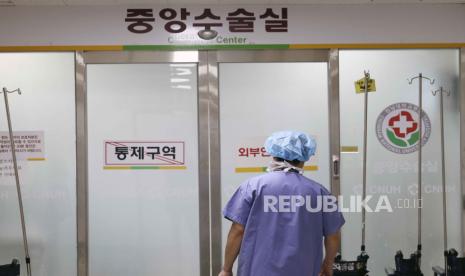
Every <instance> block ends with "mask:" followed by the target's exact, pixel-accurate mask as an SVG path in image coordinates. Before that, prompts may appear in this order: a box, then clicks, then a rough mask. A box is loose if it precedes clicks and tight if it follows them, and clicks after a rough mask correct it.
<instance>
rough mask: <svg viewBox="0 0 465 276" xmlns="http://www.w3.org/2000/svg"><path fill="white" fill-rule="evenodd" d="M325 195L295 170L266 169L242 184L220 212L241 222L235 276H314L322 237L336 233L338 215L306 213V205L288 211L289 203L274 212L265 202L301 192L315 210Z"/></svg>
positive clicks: (319, 259)
mask: <svg viewBox="0 0 465 276" xmlns="http://www.w3.org/2000/svg"><path fill="white" fill-rule="evenodd" d="M328 195H330V192H329V191H328V190H327V189H326V188H324V187H323V186H322V185H320V184H319V183H317V182H315V181H313V180H311V179H309V178H307V177H305V176H303V175H301V174H299V173H296V172H284V171H275V172H269V173H266V174H263V175H260V176H257V177H253V178H250V179H248V180H247V181H245V182H244V183H242V184H241V186H240V187H239V189H238V190H237V191H236V192H235V193H234V195H233V196H232V198H231V199H230V200H229V202H228V203H227V205H226V207H225V208H224V210H223V215H224V217H225V218H227V219H229V220H231V221H233V222H236V223H239V224H242V225H244V226H245V233H244V237H243V240H242V245H241V249H240V253H239V264H238V265H239V266H238V276H317V275H318V273H319V272H320V268H321V264H322V260H323V237H324V236H327V235H331V234H334V233H336V232H338V231H339V229H340V228H341V227H342V225H343V224H344V222H345V221H344V218H343V216H342V214H341V213H340V212H339V211H332V212H323V210H320V211H318V212H309V211H308V209H307V208H306V206H300V207H296V208H293V210H291V211H289V210H290V209H292V208H289V204H283V205H282V207H285V208H281V209H279V203H278V204H276V205H274V206H275V207H276V209H277V210H278V211H277V212H276V209H274V208H271V207H270V205H266V202H268V204H269V203H270V202H271V201H269V200H270V198H279V196H285V197H284V198H286V199H288V198H289V197H286V196H301V197H305V198H306V199H309V198H310V199H311V206H312V207H314V208H315V207H316V206H317V201H316V200H317V197H318V196H328ZM307 201H308V200H307ZM272 203H273V202H272ZM265 206H266V208H265ZM265 209H266V210H267V211H266V212H265ZM283 211H284V212H283Z"/></svg>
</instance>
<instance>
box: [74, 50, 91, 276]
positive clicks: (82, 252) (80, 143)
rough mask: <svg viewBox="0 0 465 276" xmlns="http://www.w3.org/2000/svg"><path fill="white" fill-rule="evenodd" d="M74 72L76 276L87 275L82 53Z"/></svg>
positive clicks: (84, 108) (84, 90)
mask: <svg viewBox="0 0 465 276" xmlns="http://www.w3.org/2000/svg"><path fill="white" fill-rule="evenodd" d="M75 57H76V61H75V67H76V68H75V70H76V136H77V143H76V159H77V160H76V166H77V179H76V197H77V200H76V202H77V209H76V210H77V214H76V215H77V250H78V252H77V262H78V264H77V270H78V271H77V275H78V276H87V275H88V274H89V247H88V244H89V239H88V221H89V220H88V193H87V99H86V95H87V91H86V65H85V63H84V57H83V53H82V52H76V54H75Z"/></svg>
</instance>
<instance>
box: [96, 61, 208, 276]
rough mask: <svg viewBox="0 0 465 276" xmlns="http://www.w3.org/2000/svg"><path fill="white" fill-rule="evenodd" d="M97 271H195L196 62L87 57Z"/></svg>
mask: <svg viewBox="0 0 465 276" xmlns="http://www.w3.org/2000/svg"><path fill="white" fill-rule="evenodd" d="M87 103H88V168H89V180H88V191H89V270H90V273H89V274H90V275H92V276H105V275H108V276H110V275H111V276H118V275H120V276H127V275H140V276H149V275H199V271H200V270H199V223H198V221H199V211H198V210H199V196H198V137H197V136H198V135H197V64H196V63H159V64H137V63H135V64H88V65H87Z"/></svg>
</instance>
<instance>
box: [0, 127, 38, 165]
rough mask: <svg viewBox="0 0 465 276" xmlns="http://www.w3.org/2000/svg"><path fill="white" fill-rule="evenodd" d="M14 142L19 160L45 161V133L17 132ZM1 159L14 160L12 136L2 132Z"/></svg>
mask: <svg viewBox="0 0 465 276" xmlns="http://www.w3.org/2000/svg"><path fill="white" fill-rule="evenodd" d="M13 140H14V143H15V149H16V150H15V152H16V158H17V159H18V160H29V161H36V160H44V159H45V146H44V132H43V131H15V132H14V134H13ZM0 159H2V160H11V159H12V155H11V149H10V136H9V134H8V132H7V131H0Z"/></svg>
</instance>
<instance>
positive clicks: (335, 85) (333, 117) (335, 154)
mask: <svg viewBox="0 0 465 276" xmlns="http://www.w3.org/2000/svg"><path fill="white" fill-rule="evenodd" d="M328 74H329V76H328V79H329V89H328V92H329V97H328V99H329V100H328V104H329V137H331V141H329V143H330V146H329V151H330V154H331V158H330V164H329V166H330V168H331V170H330V171H331V174H332V176H331V177H330V180H331V183H330V187H331V192H332V193H333V194H334V195H335V196H339V195H340V194H341V181H340V178H339V171H340V164H341V162H340V118H339V104H340V103H339V50H338V49H331V50H330V51H329V62H328ZM331 161H332V162H331Z"/></svg>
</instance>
